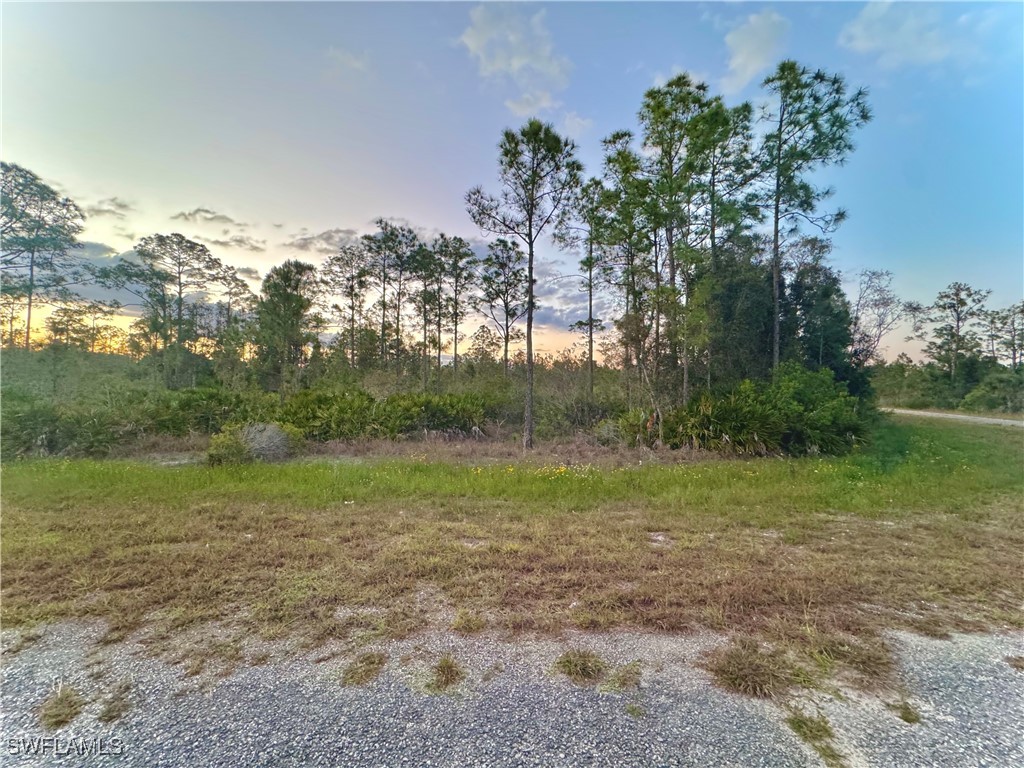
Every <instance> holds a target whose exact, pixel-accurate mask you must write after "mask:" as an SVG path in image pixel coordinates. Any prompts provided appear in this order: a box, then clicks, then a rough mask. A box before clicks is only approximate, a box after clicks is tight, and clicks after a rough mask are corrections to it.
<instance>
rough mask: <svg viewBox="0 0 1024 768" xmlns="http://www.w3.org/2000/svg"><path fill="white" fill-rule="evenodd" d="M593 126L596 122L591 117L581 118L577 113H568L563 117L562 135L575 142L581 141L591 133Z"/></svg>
mask: <svg viewBox="0 0 1024 768" xmlns="http://www.w3.org/2000/svg"><path fill="white" fill-rule="evenodd" d="M593 124H594V121H593V120H591V119H590V118H589V117H581V116H580V115H577V114H576V113H575V112H566V113H565V116H564V117H562V133H564V134H565V135H566V136H568V137H569V138H570V139H572V140H573V141H579V139H580V137H582V136H583V134H585V133H586V132H587V131H589V130H590V127H591V126H592V125H593Z"/></svg>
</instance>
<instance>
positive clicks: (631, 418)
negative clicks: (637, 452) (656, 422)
mask: <svg viewBox="0 0 1024 768" xmlns="http://www.w3.org/2000/svg"><path fill="white" fill-rule="evenodd" d="M650 424H651V413H650V411H646V410H644V409H643V408H634V409H632V410H631V411H626V412H625V413H624V414H622V415H621V416H619V418H618V426H619V434H621V435H622V439H623V440H624V441H625V443H626V445H629V446H632V447H639V446H641V445H646V446H647V447H648V448H649V447H651V446H652V445H654V441H655V440H656V439H657V437H658V435H657V433H656V432H655V431H654V430H653V429H650V427H649V425H650Z"/></svg>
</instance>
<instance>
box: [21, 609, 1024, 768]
mask: <svg viewBox="0 0 1024 768" xmlns="http://www.w3.org/2000/svg"><path fill="white" fill-rule="evenodd" d="M100 634H101V628H100V627H99V626H96V625H88V624H81V623H62V624H56V625H51V626H49V627H48V628H46V629H45V630H44V632H43V634H42V637H41V638H40V639H39V640H38V641H37V642H36V643H34V644H32V645H30V646H29V647H27V648H25V649H24V650H21V651H19V652H17V653H15V654H7V655H5V656H4V661H5V664H4V670H3V691H2V704H3V735H4V746H3V749H2V754H3V764H4V765H17V766H22V765H47V766H48V765H82V766H92V765H95V766H192V765H196V766H242V765H266V766H270V765H296V766H300V765H301V766H404V765H409V766H582V765H593V766H744V767H746V766H820V765H823V763H822V762H821V760H820V758H818V756H817V755H816V754H815V752H814V751H813V750H812V749H811V748H810V747H808V746H807V745H806V744H804V743H803V742H801V741H800V740H799V739H797V738H796V736H795V735H794V734H793V732H792V731H790V730H789V728H788V727H787V726H786V724H785V718H786V715H787V713H786V711H785V710H783V709H782V708H781V707H777V706H775V705H772V704H769V703H765V702H761V701H755V700H752V699H748V698H745V697H742V696H737V695H733V694H729V693H725V692H723V691H721V690H719V689H717V688H715V687H714V686H713V685H712V684H711V682H710V679H709V677H708V676H707V674H706V673H705V672H704V671H702V670H701V669H699V668H698V667H697V666H695V662H697V661H698V660H699V658H700V656H701V654H702V653H704V652H705V651H707V650H709V649H710V648H713V647H715V646H716V645H717V644H719V643H721V642H724V638H722V637H719V636H715V635H710V634H708V635H688V636H663V635H653V634H642V633H626V632H621V633H612V634H601V635H596V634H572V633H569V634H566V635H565V636H563V637H562V638H560V639H558V640H553V639H520V640H517V641H516V642H514V643H510V642H505V641H502V640H500V639H498V638H496V637H489V636H482V637H481V636H478V637H473V638H463V637H458V636H452V635H449V634H446V633H432V634H426V635H419V636H417V637H415V638H412V639H410V640H406V641H401V642H396V643H391V644H390V645H388V646H387V647H386V651H387V653H388V655H389V662H388V664H387V667H386V668H385V671H384V673H383V675H382V676H381V677H380V678H378V679H377V680H376V681H375V682H373V683H371V684H370V685H369V686H367V687H365V688H346V687H344V686H342V685H341V683H340V673H341V670H342V669H343V668H344V666H345V664H346V663H347V661H348V659H350V658H351V656H350V655H349V656H347V657H346V656H339V657H337V658H334V659H332V660H329V661H325V662H322V663H314V661H313V660H312V658H311V657H299V658H294V657H293V658H291V659H290V660H277V661H271V662H270V663H268V664H265V665H262V666H249V667H243V668H240V669H239V670H238V671H236V672H235V673H233V674H231V675H230V676H227V677H223V678H221V677H216V676H212V675H210V676H207V677H203V676H199V677H186V676H185V675H184V672H183V668H182V667H181V666H175V665H169V664H167V663H165V662H163V661H159V660H157V659H153V658H150V657H147V656H146V655H145V654H144V653H143V648H142V646H140V645H138V644H135V643H125V644H122V645H118V646H96V645H95V644H94V643H95V640H96V639H97V638H98V637H99V635H100ZM893 639H894V645H895V646H896V648H897V649H898V652H899V655H900V660H901V662H900V663H901V669H902V673H903V678H904V681H905V683H906V685H907V688H908V693H909V700H910V702H911V703H912V704H913V705H914V706H915V708H916V709H917V710H918V711H919V712H920V713H921V716H922V721H921V722H920V723H919V724H917V725H910V724H907V723H905V722H903V721H902V720H900V719H899V718H898V717H897V716H896V714H895V713H894V712H893V711H892V710H891V709H889V708H888V707H887V706H886V703H887V702H886V701H880V700H878V699H876V698H871V697H867V696H864V695H860V694H855V693H853V692H847V694H846V696H845V697H844V700H837V699H834V698H830V697H825V696H823V695H821V694H818V695H816V696H815V697H814V698H805V699H804V700H802V701H801V706H802V707H804V708H805V709H807V708H808V707H810V708H812V709H813V708H818V709H820V711H821V712H822V713H824V714H826V715H827V716H828V718H829V720H830V721H831V723H832V726H833V728H834V730H835V731H836V746H837V747H838V748H839V749H840V751H841V752H843V753H844V754H845V755H846V757H847V761H848V763H849V765H850V766H859V765H878V766H915V767H918V766H932V765H935V766H1009V765H1024V674H1022V673H1021V672H1018V671H1015V670H1014V669H1013V668H1012V667H1011V666H1010V665H1009V664H1008V663H1007V662H1006V661H1005V657H1007V656H1011V655H1022V654H1024V648H1022V644H1021V638H1020V637H1019V636H1017V637H1015V636H1011V635H1006V634H1001V635H971V636H957V637H956V638H955V639H954V640H951V641H941V640H931V639H924V638H921V637H917V636H911V635H902V634H900V635H894V636H893ZM3 640H4V647H5V648H8V647H10V646H12V645H13V644H14V643H16V642H17V640H18V634H17V633H15V632H10V631H8V632H5V633H3ZM567 647H582V648H589V649H591V650H594V651H596V652H597V653H599V654H600V655H601V656H602V657H603V658H604V659H605V660H606V661H608V662H609V663H614V664H625V663H628V662H630V661H633V660H635V659H639V660H640V662H641V670H642V673H641V682H640V686H639V688H638V689H636V690H627V691H620V692H602V691H600V690H598V689H595V688H584V687H579V686H576V685H574V684H572V683H570V682H568V681H567V680H566V679H565V678H564V677H561V676H559V675H557V674H556V673H554V672H553V671H552V665H553V663H554V661H555V659H556V658H557V657H558V655H559V654H560V653H562V651H564V650H565V649H566V648H567ZM445 652H451V653H452V654H453V655H454V657H455V658H456V659H458V660H459V662H460V663H461V664H462V665H463V666H464V667H465V669H466V673H467V677H466V680H465V681H464V682H463V683H461V684H460V685H459V686H458V687H457V688H455V689H454V690H453V691H452V692H449V693H444V694H431V693H428V692H427V690H426V683H427V677H428V673H429V672H428V671H429V669H430V666H431V665H432V664H433V663H434V662H436V660H437V659H438V658H439V657H440V655H441V654H442V653H445ZM56 679H61V680H62V681H63V682H64V683H65V684H68V685H72V686H74V687H75V688H76V689H77V690H78V691H80V692H81V693H82V694H83V695H84V696H85V697H86V699H87V700H89V703H88V704H87V706H86V707H85V709H84V711H83V712H82V713H81V714H80V715H79V716H78V717H77V718H76V719H75V720H74V721H72V722H71V723H70V724H68V725H66V726H64V727H62V728H60V729H58V730H56V731H44V730H43V729H42V726H41V725H40V723H39V719H38V709H39V707H40V705H41V703H42V701H43V700H44V699H45V698H46V697H47V695H48V694H49V692H50V691H51V688H52V686H53V683H54V681H55V680H56ZM123 680H127V681H130V682H131V685H132V688H131V693H130V695H129V699H130V701H131V709H130V710H129V711H128V712H127V713H126V714H125V715H124V716H123V717H122V718H121V719H120V720H118V721H116V722H114V723H112V724H104V723H102V722H100V721H99V720H98V719H97V716H98V714H99V712H100V711H101V708H102V705H103V700H104V698H105V697H106V696H107V695H108V694H109V692H110V691H111V690H112V689H113V688H114V687H116V685H117V684H118V683H119V682H121V681H123ZM44 736H48V737H51V741H49V742H39V741H33V740H34V739H39V738H40V737H44ZM85 748H89V749H91V750H92V751H93V753H94V754H91V755H88V756H86V755H79V754H77V751H78V750H82V749H85ZM42 750H45V751H46V754H40V752H41V751H42ZM57 750H61V751H64V752H67V751H69V750H70V751H71V752H72V754H66V755H56V754H54V752H55V751H57ZM97 751H99V752H103V753H105V754H95V752H97Z"/></svg>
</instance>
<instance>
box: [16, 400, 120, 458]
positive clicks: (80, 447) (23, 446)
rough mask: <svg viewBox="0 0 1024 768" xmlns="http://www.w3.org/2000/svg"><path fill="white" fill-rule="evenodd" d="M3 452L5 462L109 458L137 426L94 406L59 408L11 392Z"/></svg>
mask: <svg viewBox="0 0 1024 768" xmlns="http://www.w3.org/2000/svg"><path fill="white" fill-rule="evenodd" d="M0 420H2V422H3V430H2V432H0V446H2V447H0V450H2V452H3V456H4V459H5V460H9V459H12V458H17V457H21V456H105V455H107V454H108V453H109V451H110V449H111V448H112V447H113V446H114V445H115V444H117V443H118V442H119V441H121V440H123V439H125V438H126V437H133V436H135V434H137V433H138V428H137V426H136V425H135V424H134V423H132V422H131V421H127V420H125V419H123V418H118V416H117V415H116V414H115V413H114V412H113V411H111V410H110V409H107V408H103V407H101V406H97V405H90V404H55V403H51V402H48V401H46V400H43V399H40V398H36V397H33V396H31V395H26V394H24V393H18V392H12V391H8V392H5V393H4V396H3V400H2V405H0Z"/></svg>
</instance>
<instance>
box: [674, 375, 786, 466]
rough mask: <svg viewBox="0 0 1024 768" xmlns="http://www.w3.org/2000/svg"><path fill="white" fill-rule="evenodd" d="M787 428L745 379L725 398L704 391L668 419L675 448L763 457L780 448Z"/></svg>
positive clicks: (778, 414)
mask: <svg viewBox="0 0 1024 768" xmlns="http://www.w3.org/2000/svg"><path fill="white" fill-rule="evenodd" d="M784 429H785V425H784V421H783V418H782V416H781V414H780V413H779V412H778V411H777V410H776V409H775V408H774V407H773V406H772V404H770V403H769V402H767V401H766V400H765V398H764V397H763V396H761V395H759V394H758V392H757V391H756V389H755V388H754V385H753V384H752V383H751V382H749V381H745V382H743V383H742V384H741V385H740V386H739V388H737V389H736V390H735V391H734V392H731V393H730V394H728V395H726V396H724V397H720V398H717V399H716V398H714V397H712V396H711V395H709V394H707V393H705V394H703V395H702V396H701V397H700V399H699V400H697V401H696V402H695V403H693V404H691V405H690V407H688V408H684V409H680V410H679V411H676V412H675V413H673V414H672V415H671V416H670V418H668V419H666V430H665V432H666V435H667V436H670V437H669V445H671V446H672V447H674V448H679V447H682V446H688V447H690V448H704V449H706V450H713V451H724V452H727V453H736V454H742V455H755V456H764V455H767V454H770V453H776V452H778V451H779V450H780V448H781V447H782V435H783V431H784Z"/></svg>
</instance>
